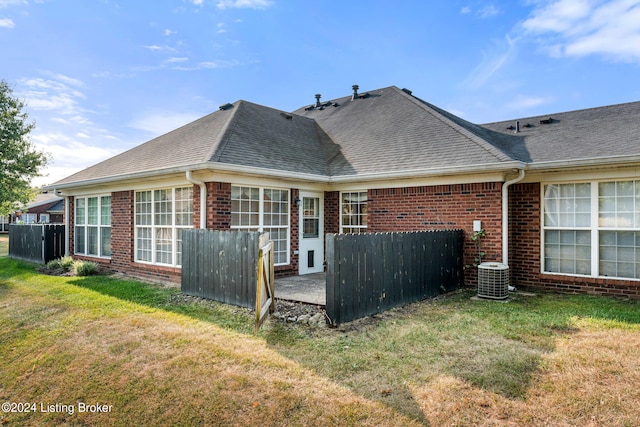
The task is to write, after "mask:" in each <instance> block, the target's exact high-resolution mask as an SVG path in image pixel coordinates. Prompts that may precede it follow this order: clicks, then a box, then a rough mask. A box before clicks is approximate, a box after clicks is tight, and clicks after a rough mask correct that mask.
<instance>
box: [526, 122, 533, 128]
mask: <svg viewBox="0 0 640 427" xmlns="http://www.w3.org/2000/svg"><path fill="white" fill-rule="evenodd" d="M524 127H526V128H532V127H533V125H532V124H531V123H527V124H526V125H524Z"/></svg>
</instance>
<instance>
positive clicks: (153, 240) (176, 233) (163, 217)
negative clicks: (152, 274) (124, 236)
mask: <svg viewBox="0 0 640 427" xmlns="http://www.w3.org/2000/svg"><path fill="white" fill-rule="evenodd" d="M180 190H187V191H189V192H190V194H191V198H190V199H189V198H186V199H184V198H183V199H180V200H178V201H177V200H176V194H177V192H178V191H180ZM160 192H169V193H170V195H171V196H170V199H167V200H160V197H159V196H161V193H160ZM142 193H148V194H149V195H150V199H149V201H148V202H144V203H139V202H138V195H140V194H142ZM165 194H166V193H165ZM177 202H180V204H181V206H182V208H183V209H184V208H187V209H186V210H182V211H181V212H178V211H177V209H176V206H177V204H178V203H177ZM133 204H134V220H133V223H134V239H133V240H134V245H133V246H134V248H133V251H134V262H136V263H141V264H150V265H162V266H169V267H181V265H182V239H181V238H180V234H181V232H182V230H186V229H192V228H193V215H194V205H193V186H191V185H185V186H179V187H164V188H154V189H145V190H138V191H135V193H134V198H133ZM168 204H170V205H171V208H170V212H163V211H157V207H159V206H163V205H164V206H166V205H168ZM142 205H148V207H149V208H150V210H149V212H146V211H145V212H140V211H139V210H140V208H141V206H142ZM180 215H183V216H184V215H186V216H188V217H189V216H190V220H187V221H185V220H184V218H181V217H180ZM142 218H145V223H139V222H138V221H139V220H141V219H142ZM146 220H149V223H147V222H146ZM143 240H144V241H145V242H147V245H148V246H147V247H145V248H142V247H141V243H142V242H143ZM161 244H164V245H165V246H167V249H168V250H166V251H162V250H160V249H161V248H160V245H161ZM143 250H144V251H145V252H148V253H149V257H148V258H147V257H144V258H143V257H141V254H142V252H141V251H143ZM162 254H164V255H165V256H169V257H170V258H171V262H163V260H159V258H160V256H162ZM159 255H160V256H159ZM178 258H180V259H178Z"/></svg>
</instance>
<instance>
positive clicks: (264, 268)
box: [254, 234, 276, 332]
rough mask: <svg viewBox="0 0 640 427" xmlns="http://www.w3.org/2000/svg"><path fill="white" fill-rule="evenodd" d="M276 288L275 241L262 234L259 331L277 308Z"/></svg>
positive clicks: (257, 285) (257, 324)
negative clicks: (268, 316) (274, 266)
mask: <svg viewBox="0 0 640 427" xmlns="http://www.w3.org/2000/svg"><path fill="white" fill-rule="evenodd" d="M274 289H275V288H274V270H273V242H272V241H270V240H269V235H268V234H263V235H261V236H260V252H259V253H258V281H257V283H256V324H255V328H254V330H255V332H258V330H259V329H260V326H262V323H263V322H264V320H265V319H266V318H267V315H268V314H269V313H273V311H274V310H275V306H276V301H275V297H274Z"/></svg>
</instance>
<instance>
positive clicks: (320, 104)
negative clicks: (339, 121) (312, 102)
mask: <svg viewBox="0 0 640 427" xmlns="http://www.w3.org/2000/svg"><path fill="white" fill-rule="evenodd" d="M321 96H322V95H320V94H319V93H316V107H322V103H321V102H320V97H321Z"/></svg>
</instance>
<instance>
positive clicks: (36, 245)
mask: <svg viewBox="0 0 640 427" xmlns="http://www.w3.org/2000/svg"><path fill="white" fill-rule="evenodd" d="M64 227H65V226H64V225H62V224H10V225H9V256H10V257H11V258H17V259H22V260H25V261H31V262H37V263H41V264H45V263H47V262H49V261H51V260H54V259H56V258H60V257H62V256H64V252H65V251H64Z"/></svg>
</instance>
